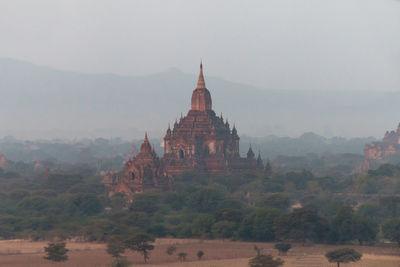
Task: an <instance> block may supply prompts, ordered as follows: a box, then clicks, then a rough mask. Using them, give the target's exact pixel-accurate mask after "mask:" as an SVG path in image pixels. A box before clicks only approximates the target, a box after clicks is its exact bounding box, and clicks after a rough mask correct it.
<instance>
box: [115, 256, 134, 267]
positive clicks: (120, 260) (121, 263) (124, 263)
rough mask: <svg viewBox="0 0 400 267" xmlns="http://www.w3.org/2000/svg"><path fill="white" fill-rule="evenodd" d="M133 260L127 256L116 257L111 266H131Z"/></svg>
mask: <svg viewBox="0 0 400 267" xmlns="http://www.w3.org/2000/svg"><path fill="white" fill-rule="evenodd" d="M131 265H132V262H130V261H129V260H128V259H127V258H126V257H119V258H115V259H114V260H113V261H112V262H111V265H110V267H128V266H131Z"/></svg>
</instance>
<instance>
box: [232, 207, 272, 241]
mask: <svg viewBox="0 0 400 267" xmlns="http://www.w3.org/2000/svg"><path fill="white" fill-rule="evenodd" d="M279 215H280V212H279V210H277V209H268V208H260V209H257V210H255V211H254V212H252V213H251V214H249V215H247V216H246V217H244V219H243V220H242V222H241V224H240V227H239V237H240V238H242V239H244V240H254V241H272V240H274V239H275V230H274V229H275V227H274V222H275V220H276V219H277V218H278V217H279Z"/></svg>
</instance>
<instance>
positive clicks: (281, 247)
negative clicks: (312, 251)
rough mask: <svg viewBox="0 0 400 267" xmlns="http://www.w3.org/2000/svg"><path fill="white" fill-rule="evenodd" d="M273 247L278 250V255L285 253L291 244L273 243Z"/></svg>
mask: <svg viewBox="0 0 400 267" xmlns="http://www.w3.org/2000/svg"><path fill="white" fill-rule="evenodd" d="M275 248H276V249H277V250H278V251H279V255H286V253H287V252H288V251H289V249H291V248H292V245H291V244H289V243H279V244H275Z"/></svg>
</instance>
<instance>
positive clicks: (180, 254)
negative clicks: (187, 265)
mask: <svg viewBox="0 0 400 267" xmlns="http://www.w3.org/2000/svg"><path fill="white" fill-rule="evenodd" d="M186 256H187V253H186V252H179V253H178V258H179V260H180V261H185V260H186Z"/></svg>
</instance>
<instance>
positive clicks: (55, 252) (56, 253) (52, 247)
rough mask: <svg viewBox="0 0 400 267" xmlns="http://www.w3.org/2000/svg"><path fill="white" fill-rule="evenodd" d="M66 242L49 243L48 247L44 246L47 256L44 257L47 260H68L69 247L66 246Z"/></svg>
mask: <svg viewBox="0 0 400 267" xmlns="http://www.w3.org/2000/svg"><path fill="white" fill-rule="evenodd" d="M65 245H66V244H65V242H61V243H49V244H48V246H47V247H45V248H44V250H45V252H46V254H47V256H46V257H44V258H45V259H46V260H50V261H55V262H60V261H66V260H68V255H67V252H68V249H66V248H65Z"/></svg>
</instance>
